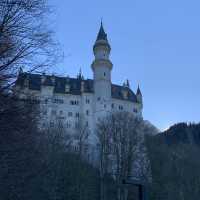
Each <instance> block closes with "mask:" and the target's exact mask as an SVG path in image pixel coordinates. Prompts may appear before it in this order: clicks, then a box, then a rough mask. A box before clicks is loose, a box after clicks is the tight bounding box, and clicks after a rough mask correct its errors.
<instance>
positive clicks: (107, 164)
mask: <svg viewBox="0 0 200 200" xmlns="http://www.w3.org/2000/svg"><path fill="white" fill-rule="evenodd" d="M143 128H144V123H143V121H142V120H141V119H139V118H136V117H134V116H133V115H132V114H131V113H128V112H119V113H114V114H111V115H109V116H107V117H106V118H104V119H103V120H102V121H100V123H99V124H98V128H97V136H98V138H99V147H100V148H99V151H100V177H101V199H102V200H103V199H107V197H106V194H107V191H106V190H107V187H106V184H105V177H108V176H109V174H110V175H112V177H113V178H114V180H115V182H116V185H117V199H118V200H121V199H127V192H126V191H125V190H124V189H123V188H122V187H120V186H121V185H122V181H123V180H126V179H129V178H130V177H131V178H133V177H135V176H136V175H137V173H138V170H139V168H140V166H138V162H137V161H138V158H140V159H144V158H145V156H144V154H143V153H144V152H141V151H140V150H141V146H142V145H143V144H144V142H143V141H144V140H143V138H144V132H143V130H144V129H143ZM134 168H135V170H134Z"/></svg>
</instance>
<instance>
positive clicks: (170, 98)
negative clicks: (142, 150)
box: [50, 0, 200, 130]
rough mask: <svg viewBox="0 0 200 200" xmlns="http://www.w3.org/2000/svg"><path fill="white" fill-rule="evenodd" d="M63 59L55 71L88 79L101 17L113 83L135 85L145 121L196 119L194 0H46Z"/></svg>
mask: <svg viewBox="0 0 200 200" xmlns="http://www.w3.org/2000/svg"><path fill="white" fill-rule="evenodd" d="M50 2H51V4H52V5H53V6H55V17H54V23H53V27H54V29H55V32H56V38H57V40H58V41H59V42H60V44H61V47H62V49H63V51H64V54H65V58H64V61H63V62H62V63H59V65H58V66H56V67H55V68H54V72H57V73H59V74H65V75H66V74H68V75H70V76H76V75H77V73H78V71H79V68H80V67H81V68H82V72H83V74H84V77H85V78H92V71H91V68H90V65H91V63H92V60H93V53H92V46H93V44H94V41H95V39H96V36H97V32H98V30H99V27H100V20H101V18H103V24H104V28H105V31H106V32H107V34H108V39H109V42H110V44H111V47H112V52H111V60H112V62H113V64H114V67H113V71H112V82H113V83H117V84H122V83H123V81H124V80H125V79H129V80H130V83H131V87H132V89H133V90H134V91H135V90H136V88H137V85H138V83H139V84H140V87H141V90H142V93H143V99H144V110H143V113H144V114H143V115H144V119H147V120H150V121H151V122H152V123H153V124H154V125H156V126H157V127H158V128H159V129H161V130H163V129H165V128H167V127H168V126H170V125H172V124H174V123H177V122H183V121H186V122H187V121H192V122H199V121H200V120H199V119H200V106H199V104H200V1H199V0H187V1H186V0H127V1H125V0H123V1H122V0H100V1H96V0H51V1H50Z"/></svg>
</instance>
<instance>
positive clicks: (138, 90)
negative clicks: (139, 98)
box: [137, 84, 142, 95]
mask: <svg viewBox="0 0 200 200" xmlns="http://www.w3.org/2000/svg"><path fill="white" fill-rule="evenodd" d="M137 95H142V93H141V90H140V86H139V84H138V88H137Z"/></svg>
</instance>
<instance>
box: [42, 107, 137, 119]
mask: <svg viewBox="0 0 200 200" xmlns="http://www.w3.org/2000/svg"><path fill="white" fill-rule="evenodd" d="M104 108H106V105H104ZM112 108H114V104H112ZM118 109H119V110H123V109H124V108H123V106H121V105H119V107H118ZM133 112H135V113H138V110H137V109H136V108H134V109H133ZM51 114H52V115H56V114H57V112H56V110H52V111H51ZM59 114H60V115H62V114H63V111H62V110H60V111H59ZM85 114H86V115H87V116H89V115H90V111H89V110H86V112H85ZM43 115H47V111H46V110H44V111H43ZM74 115H75V117H76V118H79V117H80V114H79V113H78V112H77V113H75V114H74ZM68 117H73V113H72V112H68Z"/></svg>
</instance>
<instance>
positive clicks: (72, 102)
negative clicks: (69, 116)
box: [70, 100, 79, 105]
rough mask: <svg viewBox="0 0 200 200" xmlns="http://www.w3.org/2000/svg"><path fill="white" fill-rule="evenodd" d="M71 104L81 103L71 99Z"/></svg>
mask: <svg viewBox="0 0 200 200" xmlns="http://www.w3.org/2000/svg"><path fill="white" fill-rule="evenodd" d="M70 104H71V105H78V104H79V101H76V100H72V101H70Z"/></svg>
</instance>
